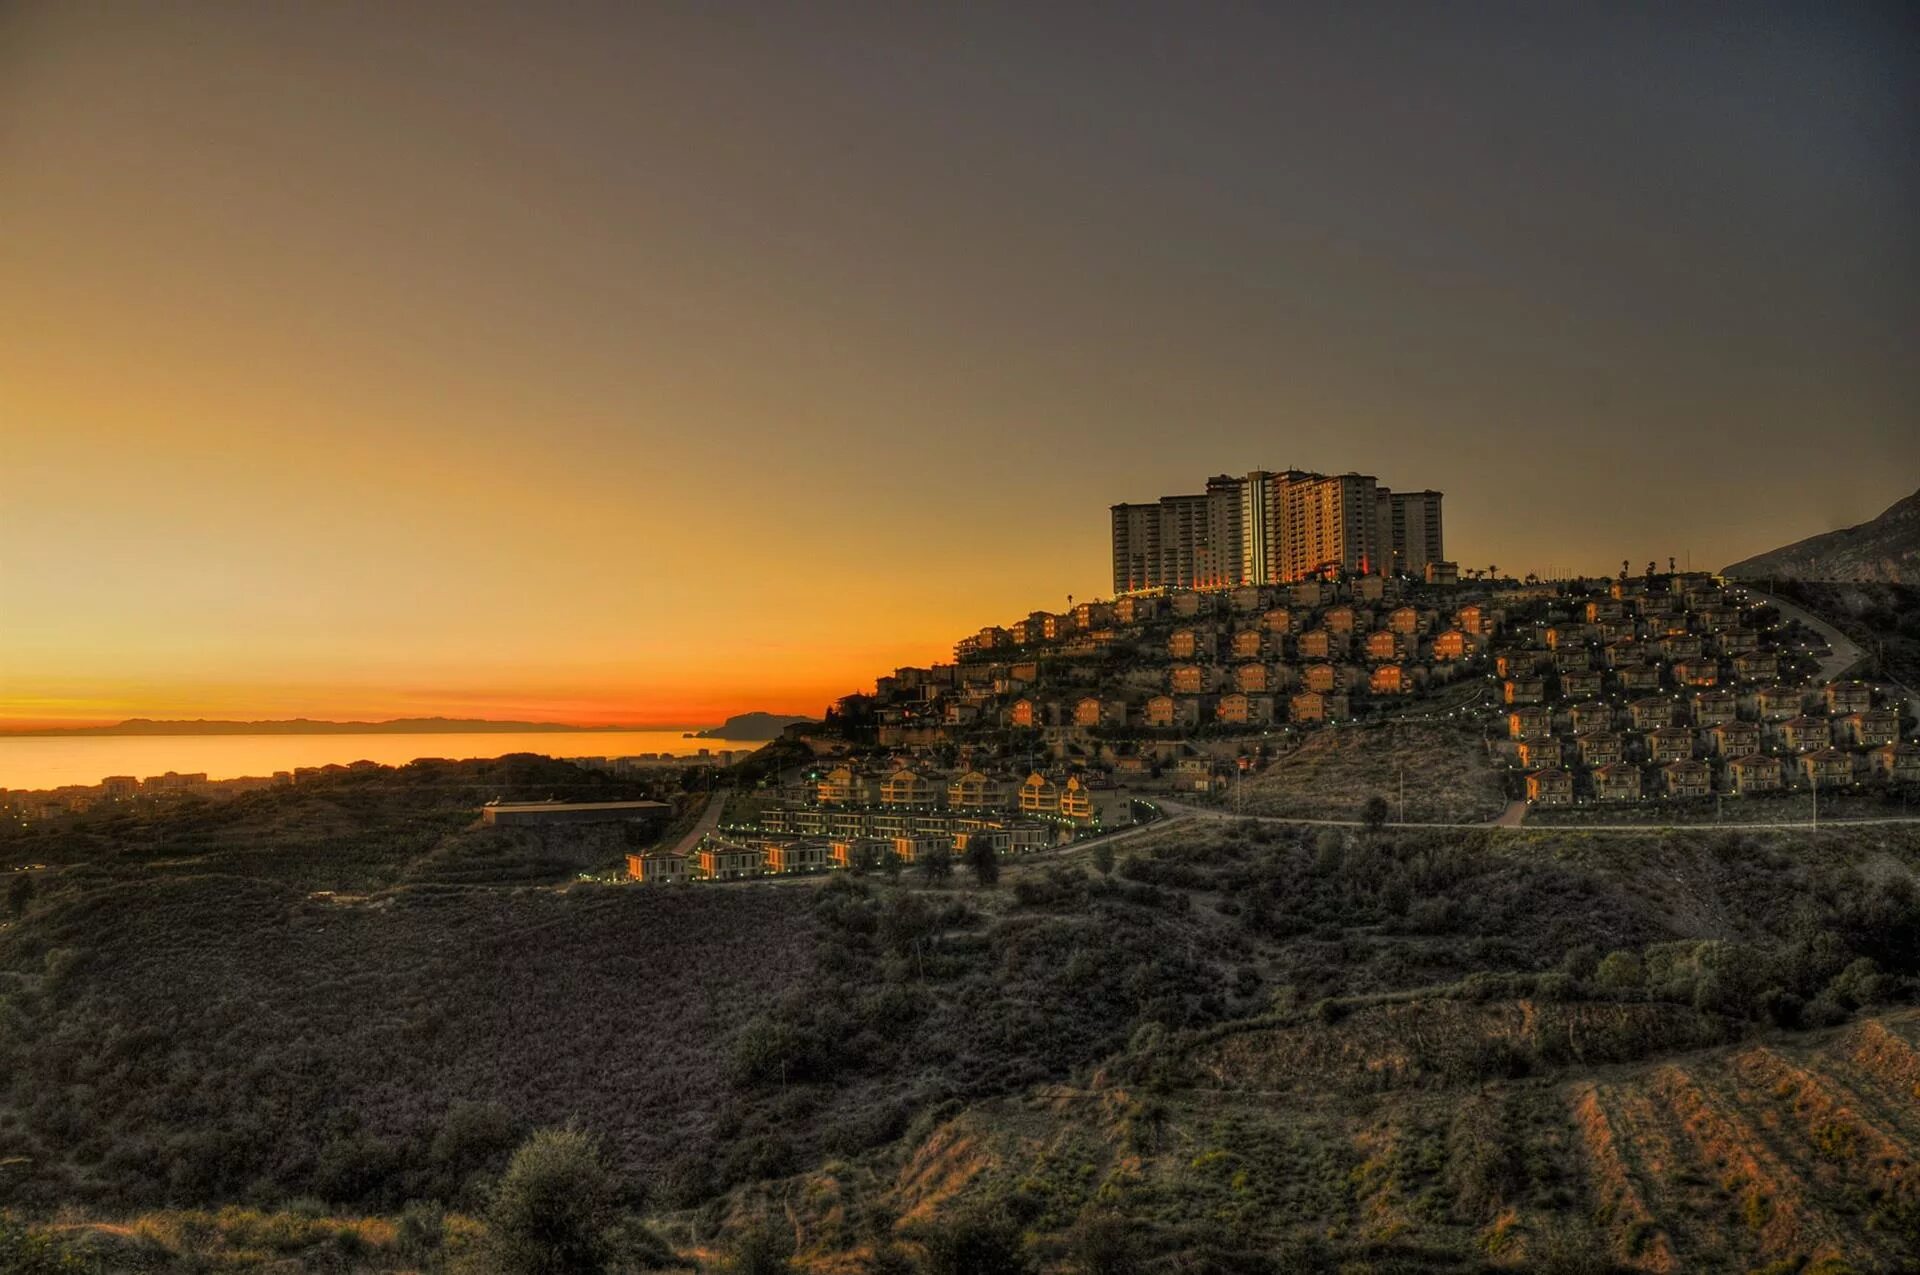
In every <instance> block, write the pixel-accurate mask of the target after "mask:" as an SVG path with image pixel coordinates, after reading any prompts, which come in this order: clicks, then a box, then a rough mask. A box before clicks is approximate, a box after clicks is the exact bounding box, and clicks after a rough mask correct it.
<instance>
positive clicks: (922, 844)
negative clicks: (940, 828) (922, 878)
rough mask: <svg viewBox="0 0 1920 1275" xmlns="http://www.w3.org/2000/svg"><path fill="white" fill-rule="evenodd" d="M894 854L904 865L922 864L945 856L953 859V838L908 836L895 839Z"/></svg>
mask: <svg viewBox="0 0 1920 1275" xmlns="http://www.w3.org/2000/svg"><path fill="white" fill-rule="evenodd" d="M893 854H894V857H895V858H897V859H899V860H900V862H902V863H922V862H925V861H926V860H928V859H934V858H939V857H940V856H942V855H944V856H946V857H948V858H952V857H953V838H952V837H934V836H908V837H895V838H894V839H893Z"/></svg>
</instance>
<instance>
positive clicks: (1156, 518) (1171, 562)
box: [1113, 474, 1243, 596]
mask: <svg viewBox="0 0 1920 1275" xmlns="http://www.w3.org/2000/svg"><path fill="white" fill-rule="evenodd" d="M1240 489H1241V480H1240V479H1238V478H1235V477H1233V476H1232V475H1231V474H1221V475H1219V476H1217V477H1214V478H1209V479H1208V480H1207V489H1206V491H1205V492H1204V493H1202V494H1200V495H1195V496H1162V497H1161V498H1160V499H1159V500H1157V501H1154V502H1153V503H1152V504H1131V505H1115V506H1113V591H1114V593H1115V595H1116V596H1117V595H1119V594H1122V593H1138V592H1140V591H1142V590H1145V589H1211V588H1220V587H1224V586H1226V585H1232V584H1238V583H1240V578H1241V575H1242V572H1243V566H1242V560H1241V544H1240V541H1241V536H1240Z"/></svg>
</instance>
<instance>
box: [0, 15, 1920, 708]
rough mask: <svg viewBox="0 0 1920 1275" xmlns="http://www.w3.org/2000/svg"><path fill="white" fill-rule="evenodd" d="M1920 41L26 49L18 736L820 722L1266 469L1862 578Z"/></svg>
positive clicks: (5, 70)
mask: <svg viewBox="0 0 1920 1275" xmlns="http://www.w3.org/2000/svg"><path fill="white" fill-rule="evenodd" d="M1316 11H1317V12H1316ZM1914 12H1915V11H1914V10H1913V8H1912V7H1911V6H1908V5H1900V4H1893V5H1887V6H1884V7H1875V6H1872V5H1864V4H1843V5H1822V4H1813V3H1808V4H1803V5H1794V6H1772V5H1765V4H1758V3H1752V4H1737V5H1731V4H1730V5H1712V4H1683V5H1663V4H1646V5H1600V6H1593V7H1590V8H1587V9H1584V10H1574V9H1571V8H1569V7H1567V6H1561V5H1539V4H1533V3H1525V4H1515V5H1495V4H1474V5H1466V6H1451V5H1449V6H1442V5H1433V4H1427V3H1419V4H1408V5H1398V4H1384V3H1360V4H1354V5H1326V6H1293V5H1268V6H1257V5H1207V4H1192V5H1175V4H1164V5H1132V4H1097V5H1078V4H1069V3H1054V4H997V3H986V4H965V5H913V4H899V3H875V4H839V3H826V4H819V5H750V4H720V5H712V4H684V5H681V4H664V3H633V4H605V5H601V4H589V3H561V4H552V5H528V4H513V5H507V4H497V5H496V4H489V3H475V2H473V0H463V2H461V3H457V4H456V3H447V4H434V3H427V2H425V0H407V2H406V3H401V4H391V3H306V4H302V3H281V4H261V3H251V2H245V0H236V2H235V3H231V4H213V3H202V4H196V3H188V2H185V0H182V2H178V3H170V4H164V5H141V4H111V3H105V4H90V3H68V2H63V0H47V2H45V3H34V2H33V0H13V2H12V3H5V4H0V476H4V490H3V491H0V723H6V724H13V725H22V724H28V723H39V722H68V721H85V720H101V719H118V718H122V717H127V716H134V715H142V716H158V717H173V716H203V715H204V716H212V717H285V716H294V715H301V714H305V715H309V716H317V717H335V718H344V717H390V716H400V715H421V714H431V713H446V714H453V715H470V716H490V717H514V718H540V719H547V720H563V721H577V722H583V723H584V722H596V723H597V722H633V723H644V724H668V723H673V724H680V723H703V722H711V721H716V720H718V719H719V718H720V717H721V716H724V715H725V714H727V713H731V712H736V711H742V710H746V709H753V708H765V709H773V710H791V711H817V710H818V709H819V708H820V707H821V706H822V705H823V704H824V703H826V702H827V701H828V700H829V699H831V698H832V697H833V696H835V695H837V694H841V693H844V692H845V691H847V690H851V689H856V688H859V687H862V686H870V685H871V683H872V679H873V675H874V673H875V672H876V671H881V670H884V669H887V668H890V667H892V666H893V665H896V664H901V663H906V662H925V661H928V660H931V659H935V658H940V657H942V656H943V655H944V654H946V653H947V652H949V651H950V649H951V644H952V641H953V639H954V638H955V637H956V636H958V635H959V634H960V633H962V632H966V631H970V630H973V629H977V628H978V627H979V626H980V625H981V624H983V623H987V622H990V621H1006V620H1010V619H1012V618H1015V617H1017V616H1020V615H1024V614H1025V613H1026V612H1027V611H1029V610H1031V609H1033V608H1035V607H1042V606H1061V605H1064V603H1065V600H1066V596H1067V595H1068V594H1074V595H1076V596H1077V597H1079V598H1089V597H1093V596H1097V595H1099V594H1100V593H1102V592H1103V591H1104V590H1105V588H1106V587H1107V585H1108V582H1109V578H1110V577H1109V562H1108V542H1107V506H1108V505H1109V504H1111V503H1112V502H1114V501H1117V500H1146V499H1152V498H1154V497H1156V496H1159V495H1161V494H1164V493H1167V492H1173V491H1189V490H1198V489H1199V487H1200V485H1201V483H1202V482H1203V480H1204V478H1205V476H1206V475H1208V474H1210V473H1217V472H1245V471H1246V470H1249V469H1253V468H1257V467H1279V466H1300V467H1305V468H1316V469H1324V470H1329V471H1339V470H1347V469H1360V470H1363V471H1366V472H1372V473H1376V474H1378V475H1379V476H1380V478H1381V480H1382V481H1383V482H1385V483H1387V484H1388V485H1390V486H1394V487H1429V486H1430V487H1436V488H1439V489H1441V490H1443V491H1445V492H1446V494H1447V500H1446V517H1447V539H1448V549H1449V552H1450V556H1452V557H1455V558H1457V559H1459V560H1461V561H1462V562H1464V563H1469V564H1486V563H1489V562H1496V563H1498V564H1500V565H1501V566H1502V567H1503V568H1505V569H1507V570H1509V571H1512V572H1515V573H1519V572H1524V571H1527V570H1535V571H1540V572H1542V573H1544V572H1546V571H1547V570H1548V569H1549V568H1550V567H1553V568H1557V569H1560V570H1562V571H1565V570H1569V569H1573V570H1583V571H1588V572H1602V571H1608V570H1612V569H1615V568H1617V566H1618V563H1619V561H1620V560H1621V559H1622V558H1623V557H1624V558H1631V559H1633V560H1635V561H1636V562H1640V561H1644V560H1646V559H1648V558H1652V557H1658V558H1659V559H1660V560H1662V561H1664V560H1665V558H1666V557H1667V556H1668V555H1669V554H1672V555H1676V556H1679V557H1681V558H1683V559H1688V560H1690V561H1691V563H1692V564H1693V565H1694V566H1695V567H1705V568H1718V567H1720V566H1722V565H1724V564H1726V563H1727V562H1729V561H1732V560H1735V559H1737V558H1741V557H1744V556H1747V555H1749V554H1752V553H1756V552H1759V551H1761V550H1764V549H1768V548H1772V547H1774V546H1775V545H1778V544H1781V543H1784V542H1786V541H1789V540H1792V539H1796V538H1798V537H1801V536H1805V535H1809V534H1812V533H1814V532H1818V531H1823V530H1827V529H1830V528H1832V527H1836V526H1841V525H1845V524H1848V523H1853V522H1858V521H1861V520H1863V519H1866V518H1870V517H1872V516H1873V515H1875V514H1877V513H1878V512H1879V511H1880V510H1881V509H1883V508H1884V507H1885V506H1887V505H1888V504H1890V503H1892V502H1893V501H1894V500H1896V499H1898V498H1899V497H1901V496H1903V495H1905V494H1907V493H1909V492H1911V491H1912V490H1913V489H1914V488H1915V487H1916V486H1920V359H1916V357H1915V350H1916V341H1917V340H1920V235H1916V233H1915V230H1916V227H1920V148H1916V147H1915V145H1914V137H1915V131H1914V126H1915V120H1916V109H1917V108H1920V88H1917V87H1916V86H1917V85H1920V55H1916V53H1915V50H1916V48H1920V40H1916V39H1915V36H1916V33H1917V32H1920V24H1917V23H1916V19H1915V17H1914Z"/></svg>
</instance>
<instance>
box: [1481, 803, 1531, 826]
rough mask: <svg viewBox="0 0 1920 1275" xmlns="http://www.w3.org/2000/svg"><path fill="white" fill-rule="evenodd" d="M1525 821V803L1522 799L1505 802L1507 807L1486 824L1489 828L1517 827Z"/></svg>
mask: <svg viewBox="0 0 1920 1275" xmlns="http://www.w3.org/2000/svg"><path fill="white" fill-rule="evenodd" d="M1526 821H1527V803H1526V802H1524V801H1510V802H1508V803H1507V808H1506V809H1505V810H1502V811H1501V812H1500V817H1499V818H1498V819H1495V820H1494V821H1493V822H1492V823H1491V824H1489V825H1487V826H1488V827H1491V828H1518V827H1519V826H1520V825H1521V824H1523V823H1525V822H1526Z"/></svg>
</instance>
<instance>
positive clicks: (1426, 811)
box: [1240, 723, 1507, 823]
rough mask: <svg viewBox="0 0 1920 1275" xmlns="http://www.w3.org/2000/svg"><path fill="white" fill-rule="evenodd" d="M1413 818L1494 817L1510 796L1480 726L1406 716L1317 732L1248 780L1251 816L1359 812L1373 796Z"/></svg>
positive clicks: (1394, 815) (1395, 814) (1348, 815)
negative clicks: (1377, 723)
mask: <svg viewBox="0 0 1920 1275" xmlns="http://www.w3.org/2000/svg"><path fill="white" fill-rule="evenodd" d="M1403 779H1404V781H1405V791H1406V818H1407V820H1408V821H1409V822H1413V823H1475V822H1484V821H1487V820H1491V819H1492V818H1494V816H1496V815H1498V814H1499V813H1500V812H1501V810H1502V809H1504V808H1505V806H1506V803H1507V798H1506V792H1505V789H1504V788H1503V787H1502V779H1501V776H1500V774H1499V772H1497V771H1495V770H1494V769H1493V768H1492V767H1490V766H1488V764H1487V758H1486V752H1485V750H1484V748H1483V746H1482V744H1481V740H1480V736H1479V734H1478V732H1477V730H1476V729H1472V728H1465V727H1457V726H1453V725H1447V724H1429V723H1408V724H1396V725H1383V726H1360V727H1348V728H1340V729H1334V730H1322V731H1316V732H1314V733H1313V734H1310V735H1308V736H1306V737H1305V739H1304V740H1303V741H1302V743H1301V744H1300V746H1299V747H1298V748H1296V749H1295V750H1293V751H1292V752H1290V753H1287V754H1286V755H1284V756H1283V757H1281V758H1280V759H1279V760H1278V761H1276V762H1275V763H1273V764H1272V765H1271V766H1269V767H1268V768H1267V769H1266V770H1265V771H1263V772H1261V773H1260V774H1259V775H1256V776H1253V777H1251V778H1249V779H1248V780H1247V781H1246V784H1245V788H1244V791H1243V792H1242V793H1241V795H1240V799H1241V800H1242V802H1243V803H1244V807H1245V810H1246V813H1248V814H1250V815H1283V816H1288V817H1292V818H1319V819H1357V818H1359V817H1360V813H1361V809H1362V807H1363V806H1365V804H1366V802H1367V799H1368V798H1370V797H1381V798H1384V799H1385V800H1386V802H1387V805H1388V809H1389V811H1390V813H1389V815H1388V817H1389V818H1391V819H1396V820H1397V819H1399V818H1400V793H1401V782H1402V780H1403Z"/></svg>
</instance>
